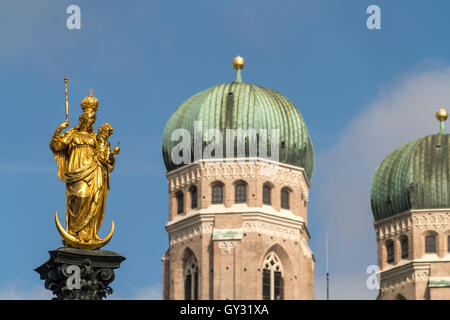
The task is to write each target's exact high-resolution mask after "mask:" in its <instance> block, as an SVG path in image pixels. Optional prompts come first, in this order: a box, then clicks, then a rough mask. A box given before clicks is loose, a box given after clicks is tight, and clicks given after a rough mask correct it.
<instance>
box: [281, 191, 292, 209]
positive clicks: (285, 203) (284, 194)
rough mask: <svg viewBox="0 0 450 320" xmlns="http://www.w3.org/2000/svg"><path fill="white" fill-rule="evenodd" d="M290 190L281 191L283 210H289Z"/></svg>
mask: <svg viewBox="0 0 450 320" xmlns="http://www.w3.org/2000/svg"><path fill="white" fill-rule="evenodd" d="M289 193H290V192H289V189H288V188H283V189H281V207H282V208H283V209H289Z"/></svg>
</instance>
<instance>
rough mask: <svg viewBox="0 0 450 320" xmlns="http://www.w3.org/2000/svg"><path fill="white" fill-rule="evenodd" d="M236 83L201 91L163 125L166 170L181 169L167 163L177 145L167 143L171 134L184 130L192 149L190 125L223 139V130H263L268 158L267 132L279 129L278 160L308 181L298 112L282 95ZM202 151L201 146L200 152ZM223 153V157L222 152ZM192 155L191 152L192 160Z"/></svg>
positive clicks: (308, 153)
mask: <svg viewBox="0 0 450 320" xmlns="http://www.w3.org/2000/svg"><path fill="white" fill-rule="evenodd" d="M239 80H240V79H237V81H235V82H232V83H224V84H219V85H217V86H214V87H212V88H210V89H207V90H205V91H202V92H200V93H198V94H196V95H194V96H193V97H191V98H189V99H188V100H186V101H185V102H184V103H183V104H182V105H181V106H180V107H178V109H177V110H176V111H175V112H174V114H173V115H172V116H171V117H170V119H169V121H168V122H167V124H166V127H165V129H164V134H163V139H162V140H163V141H162V151H163V157H164V163H165V165H166V168H167V170H168V171H171V170H173V169H176V168H178V167H180V166H181V165H176V164H174V163H173V162H172V161H171V157H170V154H171V150H172V148H173V147H174V146H175V145H176V144H177V143H178V141H171V135H172V132H173V131H174V130H175V129H179V128H183V129H187V130H188V131H189V132H190V134H191V137H192V148H191V150H194V122H195V121H201V125H202V126H201V128H202V132H205V131H206V130H207V129H219V130H220V132H221V133H222V135H223V137H224V140H225V137H226V130H227V129H243V130H248V129H254V130H259V129H266V130H267V132H268V135H269V137H268V141H267V150H268V154H269V156H270V145H271V141H270V133H271V129H279V134H280V136H279V161H280V162H281V163H286V164H291V165H295V166H299V167H303V168H304V169H305V171H306V173H307V175H308V178H309V179H310V178H311V175H312V172H313V167H314V153H313V147H312V143H311V139H310V137H309V133H308V130H307V128H306V125H305V122H304V120H303V118H302V116H301V114H300V112H299V111H298V109H297V108H296V107H295V105H294V104H293V103H292V102H291V101H290V100H288V99H287V98H286V97H285V96H283V95H282V94H280V93H278V92H276V91H274V90H271V89H267V88H263V87H260V86H257V85H254V84H251V83H246V82H239ZM247 144H248V142H246V145H247ZM204 148H205V143H204V145H203V148H202V152H203V150H204ZM246 148H248V147H246ZM223 150H224V157H225V150H226V149H225V148H224V149H223ZM258 150H259V149H258ZM193 154H194V152H193V151H192V158H193ZM258 154H259V152H258Z"/></svg>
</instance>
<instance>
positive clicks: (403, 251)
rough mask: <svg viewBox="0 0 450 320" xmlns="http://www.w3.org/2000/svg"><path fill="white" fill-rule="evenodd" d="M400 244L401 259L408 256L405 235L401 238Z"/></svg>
mask: <svg viewBox="0 0 450 320" xmlns="http://www.w3.org/2000/svg"><path fill="white" fill-rule="evenodd" d="M401 245H402V259H407V258H408V256H409V246H408V238H407V237H404V238H403V239H402V240H401Z"/></svg>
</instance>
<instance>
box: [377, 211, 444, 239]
mask: <svg viewBox="0 0 450 320" xmlns="http://www.w3.org/2000/svg"><path fill="white" fill-rule="evenodd" d="M449 225H450V216H449V215H448V210H447V209H429V210H409V211H406V212H404V213H401V214H397V215H395V216H392V217H389V218H387V219H384V220H380V221H377V222H375V223H374V227H375V232H376V234H377V240H384V239H388V238H390V237H395V236H397V235H400V234H403V233H405V232H408V231H411V230H413V229H416V230H421V229H422V230H448V229H449Z"/></svg>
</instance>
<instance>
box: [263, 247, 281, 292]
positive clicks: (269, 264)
mask: <svg viewBox="0 0 450 320" xmlns="http://www.w3.org/2000/svg"><path fill="white" fill-rule="evenodd" d="M283 276H284V274H283V266H282V264H281V261H280V258H278V256H277V255H276V254H275V252H271V253H269V254H268V255H267V257H266V258H265V259H264V264H263V279H262V280H263V300H283V298H284V277H283Z"/></svg>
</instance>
